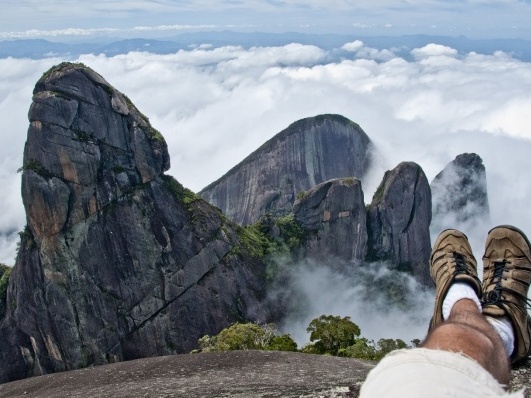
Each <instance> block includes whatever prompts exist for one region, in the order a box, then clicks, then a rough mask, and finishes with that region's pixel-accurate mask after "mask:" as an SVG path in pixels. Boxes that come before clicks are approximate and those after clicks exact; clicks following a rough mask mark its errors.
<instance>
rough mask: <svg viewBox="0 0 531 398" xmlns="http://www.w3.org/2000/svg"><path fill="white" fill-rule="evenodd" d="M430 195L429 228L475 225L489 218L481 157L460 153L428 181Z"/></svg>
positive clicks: (436, 231) (485, 181)
mask: <svg viewBox="0 0 531 398" xmlns="http://www.w3.org/2000/svg"><path fill="white" fill-rule="evenodd" d="M430 186H431V192H432V198H433V222H432V231H433V232H435V233H438V232H440V231H441V230H443V229H445V228H463V229H469V228H471V227H472V228H474V227H475V226H476V225H478V224H481V223H488V222H489V220H490V210H489V200H488V195H487V176H486V172H485V166H484V165H483V160H482V159H481V157H479V156H478V155H477V154H475V153H463V154H461V155H458V156H457V157H456V158H455V159H454V160H452V161H451V162H450V163H448V164H447V165H446V167H445V168H444V169H443V170H442V171H441V172H440V173H439V174H437V176H435V178H434V179H433V181H432V182H431V184H430Z"/></svg>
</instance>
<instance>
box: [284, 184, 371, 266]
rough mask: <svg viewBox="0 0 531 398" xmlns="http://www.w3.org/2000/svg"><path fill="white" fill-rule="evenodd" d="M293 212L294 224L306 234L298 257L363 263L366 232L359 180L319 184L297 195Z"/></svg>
mask: <svg viewBox="0 0 531 398" xmlns="http://www.w3.org/2000/svg"><path fill="white" fill-rule="evenodd" d="M293 212H294V215H295V220H296V221H297V222H298V223H299V225H301V226H302V227H303V228H304V229H305V230H306V231H308V237H307V239H306V240H305V242H304V244H303V247H302V251H301V255H302V257H304V258H312V259H317V260H333V259H336V258H337V259H340V260H343V261H345V262H349V261H352V260H354V261H362V260H364V258H365V255H366V253H367V228H366V213H365V203H364V201H363V191H362V189H361V182H360V181H359V180H357V179H355V178H340V179H334V180H330V181H327V182H324V183H321V184H319V185H317V186H315V187H314V188H312V189H311V190H309V191H307V192H304V193H302V194H300V195H299V197H298V199H297V200H296V201H295V204H294V207H293Z"/></svg>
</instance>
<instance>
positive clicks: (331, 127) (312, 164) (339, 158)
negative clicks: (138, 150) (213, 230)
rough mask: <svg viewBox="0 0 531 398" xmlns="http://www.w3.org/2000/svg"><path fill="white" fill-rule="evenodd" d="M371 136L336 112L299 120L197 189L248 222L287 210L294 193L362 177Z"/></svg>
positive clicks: (235, 218) (238, 219) (236, 218)
mask: <svg viewBox="0 0 531 398" xmlns="http://www.w3.org/2000/svg"><path fill="white" fill-rule="evenodd" d="M370 148H371V142H370V140H369V137H368V136H367V135H366V134H365V133H364V132H363V130H362V129H361V128H360V127H359V126H358V125H357V124H355V123H353V122H351V121H350V120H348V119H346V118H344V117H343V116H339V115H321V116H317V117H312V118H307V119H303V120H299V121H298V122H295V123H293V124H292V125H291V126H289V127H288V128H287V129H286V130H284V131H282V132H280V133H279V134H277V135H276V136H275V137H274V138H272V139H271V140H269V141H268V142H266V143H265V144H264V145H262V147H260V148H259V149H258V150H256V151H255V152H254V153H252V154H251V155H250V156H248V157H247V158H246V159H245V160H243V161H242V162H241V163H240V164H238V165H237V166H236V167H234V168H233V169H232V170H231V171H229V172H228V173H227V174H226V175H225V176H223V177H222V178H220V179H219V180H218V181H216V182H214V183H212V184H210V185H209V186H208V187H206V188H204V189H203V190H202V191H201V192H200V193H199V194H200V195H201V196H202V197H203V198H204V199H205V200H207V201H208V202H210V203H212V204H213V205H215V206H217V207H219V208H220V209H221V210H222V212H223V213H224V214H226V215H227V216H228V217H229V218H230V219H232V220H233V221H235V222H237V223H239V224H242V225H247V224H250V223H253V222H255V221H256V220H257V219H258V218H259V217H260V216H261V215H264V214H266V213H270V214H273V215H275V214H282V213H287V212H290V211H291V210H292V206H293V203H294V202H295V199H296V195H297V194H298V193H299V192H301V191H306V190H308V189H310V188H312V187H314V186H315V185H317V184H320V183H322V182H325V181H327V180H330V179H332V178H340V177H357V178H361V177H362V176H363V175H364V174H365V172H366V171H367V168H368V166H369V161H370Z"/></svg>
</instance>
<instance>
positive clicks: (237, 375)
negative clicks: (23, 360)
mask: <svg viewBox="0 0 531 398" xmlns="http://www.w3.org/2000/svg"><path fill="white" fill-rule="evenodd" d="M373 366H374V365H373V364H372V363H370V362H366V361H360V360H356V359H350V358H338V357H329V356H322V355H310V354H300V353H291V352H277V351H232V352H222V353H221V352H212V353H205V354H192V355H173V356H165V357H156V358H146V359H142V360H135V361H129V362H121V363H116V364H111V365H105V366H98V367H92V368H86V369H81V370H76V371H70V372H63V373H56V374H51V375H46V376H39V377H33V378H29V379H25V380H20V381H16V382H11V383H7V384H2V385H0V396H2V397H5V398H7V397H19V396H24V397H39V398H47V397H50V398H51V397H54V398H57V397H229V396H230V397H301V396H307V397H313V396H315V397H318V396H357V393H355V392H353V393H352V394H355V395H352V394H351V395H337V394H342V393H343V392H348V393H349V394H350V392H349V387H351V386H355V385H356V384H357V383H359V382H361V381H362V380H363V379H364V378H365V376H366V375H367V373H368V372H369V370H370V369H371V368H372V367H373ZM354 388H355V387H354ZM332 394H334V395H332Z"/></svg>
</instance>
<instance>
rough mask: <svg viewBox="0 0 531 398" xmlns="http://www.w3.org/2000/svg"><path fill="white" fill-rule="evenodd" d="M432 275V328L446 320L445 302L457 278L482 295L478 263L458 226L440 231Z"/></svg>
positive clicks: (431, 261)
mask: <svg viewBox="0 0 531 398" xmlns="http://www.w3.org/2000/svg"><path fill="white" fill-rule="evenodd" d="M430 275H431V278H432V279H433V281H434V282H435V293H436V294H435V309H434V311H433V317H432V318H431V322H430V328H429V330H431V329H433V328H434V327H435V326H437V325H439V324H440V323H442V322H443V320H444V319H443V314H442V305H443V301H444V298H445V297H446V293H448V290H449V289H450V286H452V283H454V282H466V283H468V284H469V285H470V286H471V287H472V289H474V291H475V292H476V294H477V295H478V298H480V297H481V281H480V280H479V278H478V274H477V264H476V259H475V258H474V255H473V254H472V249H471V248H470V244H469V243H468V238H467V237H466V235H465V234H464V233H462V232H460V231H458V230H456V229H447V230H444V231H442V232H441V233H440V235H439V237H438V238H437V240H436V241H435V243H434V245H433V250H432V252H431V258H430Z"/></svg>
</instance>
